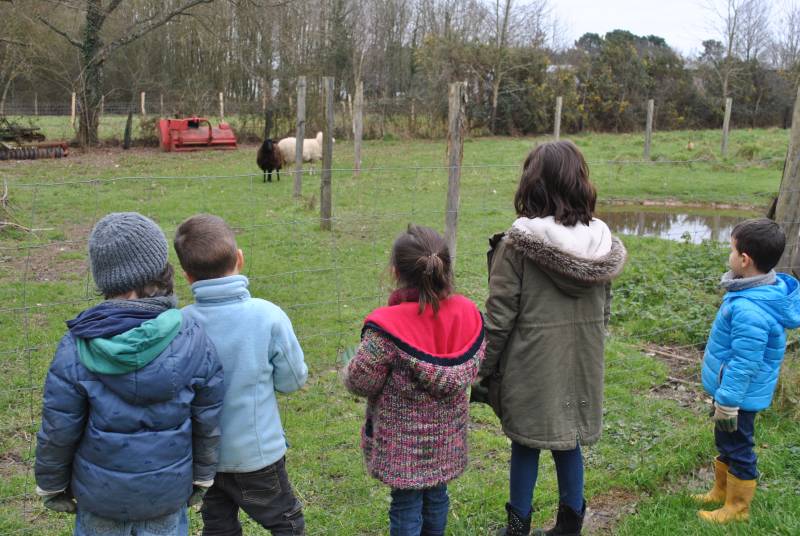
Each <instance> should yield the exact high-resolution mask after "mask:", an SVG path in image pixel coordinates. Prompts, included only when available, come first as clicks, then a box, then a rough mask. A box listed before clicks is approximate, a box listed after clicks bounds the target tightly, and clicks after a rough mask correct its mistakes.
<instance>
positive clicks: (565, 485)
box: [508, 442, 583, 517]
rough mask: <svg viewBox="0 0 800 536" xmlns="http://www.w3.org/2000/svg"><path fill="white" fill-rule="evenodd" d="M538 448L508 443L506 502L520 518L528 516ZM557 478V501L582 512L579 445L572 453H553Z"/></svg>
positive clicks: (581, 467)
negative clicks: (509, 462)
mask: <svg viewBox="0 0 800 536" xmlns="http://www.w3.org/2000/svg"><path fill="white" fill-rule="evenodd" d="M539 453H540V451H539V449H534V448H530V447H526V446H524V445H520V444H519V443H515V442H512V443H511V467H510V470H509V500H508V502H509V503H510V504H511V507H512V508H514V510H516V511H517V513H518V514H519V515H520V516H522V517H528V514H530V512H531V502H532V501H533V489H534V488H535V487H536V480H537V478H538V477H539ZM551 453H552V454H553V461H555V464H556V476H557V478H558V497H559V502H560V503H562V504H566V505H567V506H569V507H570V508H572V509H573V510H574V511H576V512H581V511H582V510H583V456H582V455H581V447H580V445H579V446H577V447H575V448H574V449H572V450H553V451H551Z"/></svg>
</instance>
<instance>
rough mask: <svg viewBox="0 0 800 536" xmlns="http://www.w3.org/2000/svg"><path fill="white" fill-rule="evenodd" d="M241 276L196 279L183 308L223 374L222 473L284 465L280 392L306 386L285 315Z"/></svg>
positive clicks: (300, 352) (299, 352) (298, 350)
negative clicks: (214, 354) (256, 295)
mask: <svg viewBox="0 0 800 536" xmlns="http://www.w3.org/2000/svg"><path fill="white" fill-rule="evenodd" d="M248 284H249V282H248V280H247V278H246V277H245V276H243V275H232V276H228V277H221V278H218V279H207V280H205V281H198V282H196V283H194V284H193V285H192V293H193V294H194V298H195V303H194V304H192V305H188V306H186V307H184V308H183V311H184V313H185V314H186V316H188V317H189V318H192V319H194V320H195V321H197V323H198V324H200V326H201V327H202V328H203V329H204V330H205V332H206V334H207V336H208V337H209V338H210V339H211V341H212V342H213V343H214V346H215V347H216V349H217V355H218V356H219V361H220V362H221V363H222V369H223V371H224V373H225V398H224V401H223V404H222V417H221V420H220V425H221V428H222V445H221V448H220V456H219V466H218V468H217V471H220V472H228V473H249V472H251V471H256V470H258V469H262V468H264V467H266V466H268V465H270V464H273V463H275V462H276V461H278V460H280V459H281V458H282V457H283V455H284V454H285V453H286V438H285V436H284V433H283V427H282V426H281V418H280V414H279V413H278V402H277V400H276V398H275V391H278V392H281V393H289V392H292V391H296V390H297V389H300V387H302V386H303V384H304V383H305V382H306V378H307V377H308V368H307V367H306V364H305V362H304V360H303V350H302V349H301V348H300V344H299V343H298V342H297V337H296V336H295V334H294V331H293V330H292V323H291V321H290V320H289V317H288V316H286V313H284V312H283V310H281V308H280V307H278V306H277V305H275V304H273V303H270V302H268V301H266V300H261V299H258V298H252V297H251V296H250V292H249V291H248V290H247V286H248Z"/></svg>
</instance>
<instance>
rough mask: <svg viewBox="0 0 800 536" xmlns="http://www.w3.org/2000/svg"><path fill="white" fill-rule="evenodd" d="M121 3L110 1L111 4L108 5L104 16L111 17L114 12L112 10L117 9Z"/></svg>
mask: <svg viewBox="0 0 800 536" xmlns="http://www.w3.org/2000/svg"><path fill="white" fill-rule="evenodd" d="M121 3H122V0H111V2H110V3H109V4H108V7H107V8H106V15H111V14H112V13H113V12H114V10H115V9H117V8H118V7H119V5H120V4H121Z"/></svg>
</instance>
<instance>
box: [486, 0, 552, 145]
mask: <svg viewBox="0 0 800 536" xmlns="http://www.w3.org/2000/svg"><path fill="white" fill-rule="evenodd" d="M492 4H493V5H491V6H490V9H488V10H487V11H489V13H490V16H489V19H488V20H489V21H490V22H489V24H490V38H489V55H490V57H491V60H490V63H491V74H490V76H491V82H492V115H491V118H490V121H489V130H490V131H491V132H492V134H494V133H495V132H496V128H497V104H498V98H499V95H500V86H501V84H502V83H503V79H504V78H505V77H506V76H507V75H508V74H509V73H510V72H512V71H514V70H516V69H523V68H525V67H527V66H528V65H527V64H525V63H520V62H515V61H512V58H511V54H510V48H511V47H512V46H519V45H522V46H526V47H533V48H538V47H542V46H543V45H544V42H545V39H546V37H547V33H546V31H545V23H544V21H545V18H546V16H547V11H548V6H547V0H534V1H533V2H528V3H522V2H520V3H518V4H515V3H514V1H513V0H494V1H493V2H492Z"/></svg>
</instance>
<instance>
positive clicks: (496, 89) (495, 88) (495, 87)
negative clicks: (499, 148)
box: [489, 76, 500, 136]
mask: <svg viewBox="0 0 800 536" xmlns="http://www.w3.org/2000/svg"><path fill="white" fill-rule="evenodd" d="M499 94H500V78H499V77H497V76H496V77H495V79H494V81H493V82H492V118H491V121H490V123H489V131H490V132H491V133H492V136H494V135H495V134H497V131H496V129H497V99H498V97H499Z"/></svg>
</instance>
